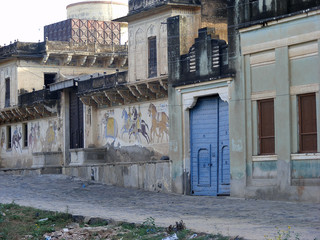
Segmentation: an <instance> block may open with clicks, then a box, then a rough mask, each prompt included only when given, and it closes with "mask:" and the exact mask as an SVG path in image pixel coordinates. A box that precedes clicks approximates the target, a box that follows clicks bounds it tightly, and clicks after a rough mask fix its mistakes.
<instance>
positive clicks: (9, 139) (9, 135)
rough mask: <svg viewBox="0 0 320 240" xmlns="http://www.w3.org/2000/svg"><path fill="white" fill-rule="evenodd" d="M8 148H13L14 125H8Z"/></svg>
mask: <svg viewBox="0 0 320 240" xmlns="http://www.w3.org/2000/svg"><path fill="white" fill-rule="evenodd" d="M6 132H7V141H6V142H7V150H11V149H12V127H11V126H7V131H6Z"/></svg>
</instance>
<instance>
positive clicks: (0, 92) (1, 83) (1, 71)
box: [0, 61, 18, 108]
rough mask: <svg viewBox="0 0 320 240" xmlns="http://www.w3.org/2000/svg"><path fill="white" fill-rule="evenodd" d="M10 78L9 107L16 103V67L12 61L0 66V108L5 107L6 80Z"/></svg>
mask: <svg viewBox="0 0 320 240" xmlns="http://www.w3.org/2000/svg"><path fill="white" fill-rule="evenodd" d="M7 78H10V106H13V105H16V104H17V103H18V98H17V91H18V86H17V82H16V79H17V65H16V63H15V62H14V61H9V62H7V63H5V64H3V65H2V66H0V108H4V105H5V95H6V94H5V93H6V79H7Z"/></svg>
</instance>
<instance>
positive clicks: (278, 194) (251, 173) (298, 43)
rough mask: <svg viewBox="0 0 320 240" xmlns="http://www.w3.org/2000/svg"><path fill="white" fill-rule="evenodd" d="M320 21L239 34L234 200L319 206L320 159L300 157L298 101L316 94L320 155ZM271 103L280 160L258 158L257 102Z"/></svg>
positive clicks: (314, 17)
mask: <svg viewBox="0 0 320 240" xmlns="http://www.w3.org/2000/svg"><path fill="white" fill-rule="evenodd" d="M319 21H320V17H319V14H315V15H311V16H307V15H301V16H299V17H297V18H293V19H290V20H288V21H287V22H286V21H284V22H282V23H278V24H273V25H272V24H270V25H269V26H268V27H263V28H258V29H247V30H246V29H242V30H241V32H240V43H241V51H242V54H243V56H241V57H240V59H241V63H242V64H243V67H242V68H241V71H242V74H241V75H240V76H239V75H238V79H239V80H238V81H239V82H235V83H234V86H233V87H232V89H233V94H232V101H231V104H230V134H231V137H230V139H231V176H232V182H231V187H232V188H231V195H233V196H240V197H254V198H263V199H272V200H298V201H313V202H320V194H319V193H320V168H319V162H320V155H319V153H307V154H302V153H299V152H298V149H299V127H298V126H299V122H298V118H299V117H298V98H297V95H299V94H305V93H312V92H315V93H316V104H317V126H318V127H317V134H318V151H317V152H320V144H319V135H320V127H319V126H320V120H319V119H320V111H319V109H320V100H319V99H320V98H319V91H320V82H319V79H320V75H319V74H320V73H319V71H318V69H319V62H320V59H319V56H320V54H319V49H320V48H319V42H320V41H319V35H318V34H317V33H318V32H319V30H320V28H319V25H318V24H317V22H319ZM266 39H268V41H266ZM240 82H243V83H245V85H242V84H241V83H240ZM241 85H242V86H241ZM268 98H273V99H274V114H275V120H274V121H275V155H258V153H259V151H258V148H259V145H258V117H257V116H258V107H257V101H258V100H261V99H268ZM240 106H241V108H240ZM237 109H238V110H237ZM238 111H242V112H238ZM235 121H236V122H235ZM239 126H245V128H242V127H241V128H240V127H239ZM241 129H244V130H245V133H243V132H242V133H241V132H240V131H243V130H241ZM244 136H245V138H244ZM244 180H245V186H243V183H244ZM239 186H241V187H239Z"/></svg>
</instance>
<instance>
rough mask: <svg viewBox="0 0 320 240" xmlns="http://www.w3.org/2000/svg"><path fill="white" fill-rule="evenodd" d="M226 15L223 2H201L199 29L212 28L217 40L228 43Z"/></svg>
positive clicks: (203, 0) (204, 0)
mask: <svg viewBox="0 0 320 240" xmlns="http://www.w3.org/2000/svg"><path fill="white" fill-rule="evenodd" d="M227 21H228V14H227V2H226V1H225V0H218V1H217V0H202V1H201V28H204V27H208V28H214V33H215V35H216V36H217V38H219V39H223V40H225V41H226V42H228V24H227Z"/></svg>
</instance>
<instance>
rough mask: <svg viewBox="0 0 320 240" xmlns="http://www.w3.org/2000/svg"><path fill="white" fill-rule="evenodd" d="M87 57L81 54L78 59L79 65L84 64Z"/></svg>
mask: <svg viewBox="0 0 320 240" xmlns="http://www.w3.org/2000/svg"><path fill="white" fill-rule="evenodd" d="M87 58H88V56H81V57H80V60H79V63H80V66H84V65H85V63H86V61H87Z"/></svg>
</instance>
